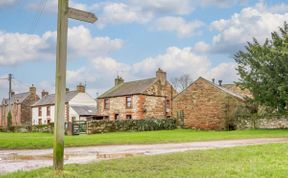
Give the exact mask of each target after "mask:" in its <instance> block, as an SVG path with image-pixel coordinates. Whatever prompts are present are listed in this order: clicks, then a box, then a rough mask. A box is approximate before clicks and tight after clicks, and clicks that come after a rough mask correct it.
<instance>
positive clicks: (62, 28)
mask: <svg viewBox="0 0 288 178" xmlns="http://www.w3.org/2000/svg"><path fill="white" fill-rule="evenodd" d="M68 18H72V19H76V20H80V21H85V22H89V23H94V22H95V21H96V20H97V18H96V16H95V15H94V14H92V13H90V12H85V11H82V10H78V9H74V8H69V0H58V22H57V50H56V84H55V85H56V88H55V113H54V114H55V122H54V127H55V128H54V148H53V166H54V169H55V170H62V169H63V167H64V122H65V121H64V118H65V115H64V114H65V112H64V111H65V95H66V65H67V33H68Z"/></svg>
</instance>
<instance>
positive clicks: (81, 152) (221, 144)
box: [0, 138, 288, 174]
mask: <svg viewBox="0 0 288 178" xmlns="http://www.w3.org/2000/svg"><path fill="white" fill-rule="evenodd" d="M284 142H287V143H288V138H259V139H242V140H219V141H201V142H189V143H168V144H151V145H108V146H89V147H71V148H65V158H64V159H65V164H71V163H80V164H81V163H82V164H83V163H88V162H92V161H101V160H107V159H116V158H124V157H131V156H137V155H157V154H164V153H174V152H182V151H188V150H205V149H215V148H227V147H235V146H246V145H256V144H268V143H284ZM52 152H53V150H52V149H40V150H0V174H5V173H8V172H14V171H19V170H31V169H36V168H41V167H47V166H52V164H53V160H52Z"/></svg>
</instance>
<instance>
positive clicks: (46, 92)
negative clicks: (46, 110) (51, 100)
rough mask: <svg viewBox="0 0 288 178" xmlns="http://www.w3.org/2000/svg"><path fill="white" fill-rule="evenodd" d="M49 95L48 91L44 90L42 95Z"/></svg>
mask: <svg viewBox="0 0 288 178" xmlns="http://www.w3.org/2000/svg"><path fill="white" fill-rule="evenodd" d="M47 95H49V93H48V91H45V90H42V92H41V97H42V98H44V97H45V96H47Z"/></svg>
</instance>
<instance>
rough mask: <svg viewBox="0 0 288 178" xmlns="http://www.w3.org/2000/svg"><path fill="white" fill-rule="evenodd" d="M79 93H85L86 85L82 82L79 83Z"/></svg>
mask: <svg viewBox="0 0 288 178" xmlns="http://www.w3.org/2000/svg"><path fill="white" fill-rule="evenodd" d="M76 90H77V91H78V92H79V93H85V86H84V85H83V84H82V83H79V85H77V89H76Z"/></svg>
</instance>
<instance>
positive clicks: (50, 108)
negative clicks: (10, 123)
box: [32, 84, 96, 125]
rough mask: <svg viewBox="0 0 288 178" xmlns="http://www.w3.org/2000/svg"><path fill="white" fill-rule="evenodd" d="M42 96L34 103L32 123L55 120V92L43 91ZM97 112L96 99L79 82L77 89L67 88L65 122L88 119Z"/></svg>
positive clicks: (40, 123)
mask: <svg viewBox="0 0 288 178" xmlns="http://www.w3.org/2000/svg"><path fill="white" fill-rule="evenodd" d="M41 95H42V97H41V99H40V100H39V101H37V102H36V103H35V104H33V105H32V125H42V124H49V123H53V122H54V109H55V94H50V95H49V94H48V92H46V91H42V94H41ZM95 114H96V101H95V99H94V98H92V97H91V96H90V95H88V94H87V93H86V92H85V86H83V85H82V84H79V85H78V86H77V88H76V90H75V91H69V90H68V89H67V91H66V95H65V122H71V121H73V120H74V121H80V120H82V121H86V120H87V119H89V118H92V117H93V116H95Z"/></svg>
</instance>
